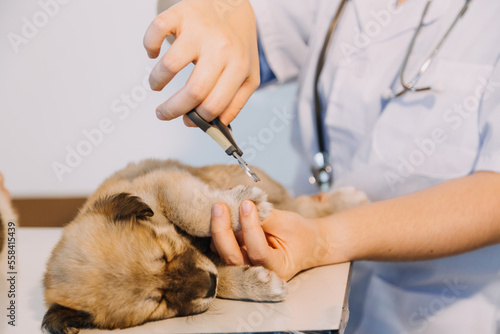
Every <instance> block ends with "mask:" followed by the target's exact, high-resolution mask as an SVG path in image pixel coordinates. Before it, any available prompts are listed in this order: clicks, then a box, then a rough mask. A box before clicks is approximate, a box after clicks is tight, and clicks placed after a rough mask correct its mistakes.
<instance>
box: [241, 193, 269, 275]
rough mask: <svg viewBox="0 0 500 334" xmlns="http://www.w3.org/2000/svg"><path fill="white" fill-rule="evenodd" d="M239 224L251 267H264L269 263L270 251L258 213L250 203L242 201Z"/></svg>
mask: <svg viewBox="0 0 500 334" xmlns="http://www.w3.org/2000/svg"><path fill="white" fill-rule="evenodd" d="M240 222H241V231H242V234H243V240H244V242H245V245H246V247H247V255H248V258H249V259H250V262H251V263H252V264H253V265H260V266H264V267H266V266H267V265H268V264H269V261H270V256H271V254H270V252H271V249H270V248H269V245H268V243H267V238H266V234H265V233H264V230H263V229H262V226H261V222H260V219H259V213H258V212H257V208H256V207H255V204H254V203H253V202H252V201H248V200H246V201H243V203H241V207H240Z"/></svg>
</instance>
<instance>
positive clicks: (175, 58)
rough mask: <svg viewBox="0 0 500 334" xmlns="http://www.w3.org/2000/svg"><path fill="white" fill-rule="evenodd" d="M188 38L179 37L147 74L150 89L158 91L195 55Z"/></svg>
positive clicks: (193, 58) (192, 59)
mask: <svg viewBox="0 0 500 334" xmlns="http://www.w3.org/2000/svg"><path fill="white" fill-rule="evenodd" d="M187 41H188V39H184V38H179V39H177V40H176V41H175V43H173V44H172V45H171V46H170V48H169V49H168V51H167V52H165V54H164V55H163V57H161V59H160V60H159V61H158V63H157V64H156V65H155V67H154V68H153V70H151V73H150V74H149V85H150V86H151V89H152V90H155V91H160V90H162V89H163V87H165V86H166V85H167V84H168V83H169V82H170V81H171V80H172V78H173V77H174V76H175V75H176V74H177V73H179V71H180V70H182V69H183V68H184V67H186V66H187V65H188V64H189V63H191V62H192V61H194V60H195V58H196V57H197V55H196V53H195V51H194V50H193V48H192V46H191V45H190V44H188V42H187Z"/></svg>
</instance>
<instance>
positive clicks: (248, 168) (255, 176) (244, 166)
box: [233, 152, 260, 182]
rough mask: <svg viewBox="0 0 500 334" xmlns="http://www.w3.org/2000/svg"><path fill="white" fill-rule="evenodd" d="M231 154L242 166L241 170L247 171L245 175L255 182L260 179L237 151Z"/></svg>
mask: <svg viewBox="0 0 500 334" xmlns="http://www.w3.org/2000/svg"><path fill="white" fill-rule="evenodd" d="M233 156H234V157H235V158H236V160H237V161H238V163H239V164H240V166H241V168H243V170H244V171H245V173H247V175H248V176H249V177H250V178H251V179H252V180H254V181H255V182H259V181H260V178H259V176H257V173H255V172H254V171H253V170H252V168H250V166H248V164H247V162H246V161H245V160H243V158H242V157H240V155H239V154H238V153H236V152H234V153H233Z"/></svg>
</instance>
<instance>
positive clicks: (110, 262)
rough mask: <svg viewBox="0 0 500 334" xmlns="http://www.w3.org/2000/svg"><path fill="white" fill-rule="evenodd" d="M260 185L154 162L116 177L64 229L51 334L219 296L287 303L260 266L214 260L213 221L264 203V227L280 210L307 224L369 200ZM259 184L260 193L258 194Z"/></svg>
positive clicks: (54, 271) (56, 256)
mask: <svg viewBox="0 0 500 334" xmlns="http://www.w3.org/2000/svg"><path fill="white" fill-rule="evenodd" d="M256 172H257V173H258V174H259V176H260V178H261V179H262V181H261V182H259V183H258V184H255V183H253V181H251V180H250V178H248V176H247V175H246V174H245V173H244V172H243V171H242V170H241V168H240V167H239V166H237V165H234V166H226V165H214V166H206V167H201V168H195V167H190V166H186V165H183V164H181V163H179V162H176V161H170V160H169V161H157V160H147V161H143V162H140V163H138V164H130V165H129V166H127V167H126V168H125V169H123V170H121V171H118V172H117V173H115V174H114V175H112V176H111V177H110V178H108V179H107V180H106V181H104V183H103V184H102V185H101V186H100V187H99V188H98V189H97V191H96V192H95V193H94V194H93V195H91V196H90V197H89V199H88V201H87V202H86V203H85V205H84V206H83V208H82V209H81V211H80V213H79V214H78V216H77V217H76V218H75V219H74V220H73V221H72V222H71V223H70V224H69V225H68V226H67V227H66V228H65V229H64V232H63V236H62V238H61V240H60V241H59V243H58V244H57V246H56V247H55V248H54V250H53V252H52V255H51V258H50V260H49V262H48V264H47V271H46V274H45V278H44V286H45V299H46V302H47V305H48V306H49V311H48V312H47V314H46V315H45V318H44V323H43V326H44V328H45V329H47V330H48V331H49V332H51V333H77V332H78V328H93V327H97V328H103V329H114V328H125V327H130V326H135V325H139V324H142V323H144V322H147V321H152V320H158V319H166V318H170V317H174V316H183V315H189V314H195V313H199V312H203V311H205V310H206V309H207V308H208V307H209V305H210V304H211V302H212V301H213V299H214V298H215V295H216V294H217V296H219V297H224V298H233V299H248V300H254V301H281V300H283V299H284V297H285V295H286V291H287V290H286V283H285V282H284V281H282V280H281V279H280V278H279V277H278V276H277V275H276V274H274V273H273V272H271V271H269V270H267V269H265V268H262V267H246V266H239V267H238V266H236V267H227V266H224V265H223V264H222V263H221V261H220V260H218V259H217V258H216V257H215V256H214V255H213V254H211V253H210V251H209V247H208V246H209V240H210V239H209V237H210V218H211V215H210V212H211V208H212V206H213V205H214V204H215V203H217V202H224V203H226V204H227V205H228V207H229V210H230V212H231V218H232V228H233V230H234V231H237V230H238V229H239V228H240V225H239V220H238V212H239V206H240V204H241V202H242V201H243V200H252V201H253V202H255V203H256V205H257V208H258V211H259V215H260V217H261V218H262V219H264V218H265V217H267V216H268V215H269V213H270V212H271V209H272V205H271V204H270V202H271V203H273V205H274V206H275V207H276V208H283V209H289V210H292V211H296V212H298V213H300V214H303V215H305V216H309V217H317V216H323V215H327V214H330V213H333V212H334V211H335V210H338V209H344V208H347V207H349V206H355V205H359V204H360V203H363V202H365V201H366V197H364V196H363V195H362V194H361V193H360V192H356V191H355V190H353V189H348V190H347V191H345V190H343V191H340V192H333V193H329V194H322V195H318V196H316V197H309V196H301V197H298V198H295V199H294V198H291V197H290V196H289V195H288V193H287V192H286V190H285V189H284V188H283V187H282V186H280V185H279V184H278V183H276V182H275V181H273V180H272V179H270V178H269V177H268V176H267V175H266V174H265V173H264V172H263V171H261V170H258V169H256ZM255 185H257V186H258V188H257V187H255Z"/></svg>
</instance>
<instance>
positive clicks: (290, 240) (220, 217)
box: [211, 201, 330, 280]
mask: <svg viewBox="0 0 500 334" xmlns="http://www.w3.org/2000/svg"><path fill="white" fill-rule="evenodd" d="M240 221H241V229H242V230H241V232H238V233H236V234H235V233H233V231H232V230H231V225H230V216H229V211H228V208H227V207H226V206H225V205H224V204H223V203H218V204H216V205H215V206H214V208H213V210H212V222H211V232H212V241H213V244H212V249H213V250H214V251H216V252H217V253H218V254H219V256H220V257H221V259H222V260H223V261H224V262H225V263H226V264H229V265H243V264H251V265H260V266H263V267H266V268H267V269H270V270H272V271H274V272H275V273H276V274H278V276H280V277H281V278H283V279H285V280H289V279H290V278H292V277H293V276H295V274H297V273H298V272H300V271H302V270H305V269H309V268H312V267H315V266H318V265H320V264H322V257H323V256H324V255H325V254H326V253H327V251H328V249H329V247H330V246H329V242H328V238H327V237H326V236H323V235H321V234H320V233H319V230H318V228H317V225H316V224H315V222H314V220H309V219H306V218H304V217H302V216H300V215H298V214H296V213H293V212H289V211H281V210H273V211H272V213H271V215H270V216H269V217H267V218H266V219H265V220H264V221H263V222H262V226H261V222H260V220H259V216H258V213H257V208H256V207H255V205H254V203H253V202H251V201H244V202H243V203H242V206H241V208H240Z"/></svg>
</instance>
